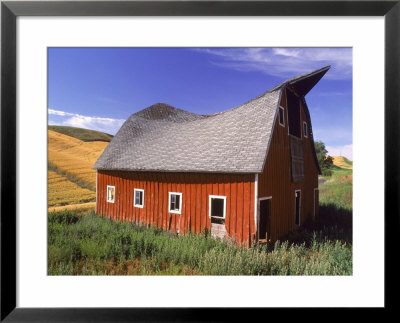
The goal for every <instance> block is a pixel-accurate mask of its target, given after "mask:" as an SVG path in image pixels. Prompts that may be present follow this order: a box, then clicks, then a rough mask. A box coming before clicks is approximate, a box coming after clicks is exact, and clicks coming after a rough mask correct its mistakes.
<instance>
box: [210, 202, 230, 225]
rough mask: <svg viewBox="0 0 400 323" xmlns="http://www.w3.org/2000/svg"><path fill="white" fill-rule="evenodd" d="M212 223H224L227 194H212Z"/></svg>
mask: <svg viewBox="0 0 400 323" xmlns="http://www.w3.org/2000/svg"><path fill="white" fill-rule="evenodd" d="M209 209H210V214H209V215H210V218H211V223H218V224H224V223H225V217H226V196H217V195H210V207H209Z"/></svg>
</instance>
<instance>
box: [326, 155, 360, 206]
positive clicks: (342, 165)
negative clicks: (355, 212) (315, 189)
mask: <svg viewBox="0 0 400 323" xmlns="http://www.w3.org/2000/svg"><path fill="white" fill-rule="evenodd" d="M334 165H335V166H334V169H333V172H332V176H331V177H321V178H322V179H324V180H326V181H325V182H324V183H323V184H322V185H320V187H319V191H320V204H322V205H326V204H333V205H336V206H337V207H339V208H343V209H346V210H352V209H353V163H352V162H350V161H349V160H347V159H346V158H344V157H334Z"/></svg>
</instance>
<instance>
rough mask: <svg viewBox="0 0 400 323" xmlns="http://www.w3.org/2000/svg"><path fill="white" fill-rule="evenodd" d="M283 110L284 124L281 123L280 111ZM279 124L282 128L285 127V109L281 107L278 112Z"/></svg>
mask: <svg viewBox="0 0 400 323" xmlns="http://www.w3.org/2000/svg"><path fill="white" fill-rule="evenodd" d="M281 109H282V110H283V123H281V117H280V110H281ZM278 122H279V124H280V125H281V126H282V127H285V108H284V107H282V106H279V110H278Z"/></svg>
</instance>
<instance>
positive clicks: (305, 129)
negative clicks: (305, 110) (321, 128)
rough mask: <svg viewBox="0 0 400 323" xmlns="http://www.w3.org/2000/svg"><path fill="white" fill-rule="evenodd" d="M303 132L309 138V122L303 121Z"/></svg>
mask: <svg viewBox="0 0 400 323" xmlns="http://www.w3.org/2000/svg"><path fill="white" fill-rule="evenodd" d="M303 134H304V137H305V138H307V137H308V128H307V122H305V121H304V122H303Z"/></svg>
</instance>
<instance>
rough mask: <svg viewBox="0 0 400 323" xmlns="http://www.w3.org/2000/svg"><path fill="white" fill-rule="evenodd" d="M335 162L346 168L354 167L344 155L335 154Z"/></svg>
mask: <svg viewBox="0 0 400 323" xmlns="http://www.w3.org/2000/svg"><path fill="white" fill-rule="evenodd" d="M332 158H333V164H334V165H336V166H338V167H340V168H345V169H353V165H352V164H350V163H349V162H348V161H347V160H345V158H344V157H342V156H333V157H332Z"/></svg>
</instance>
